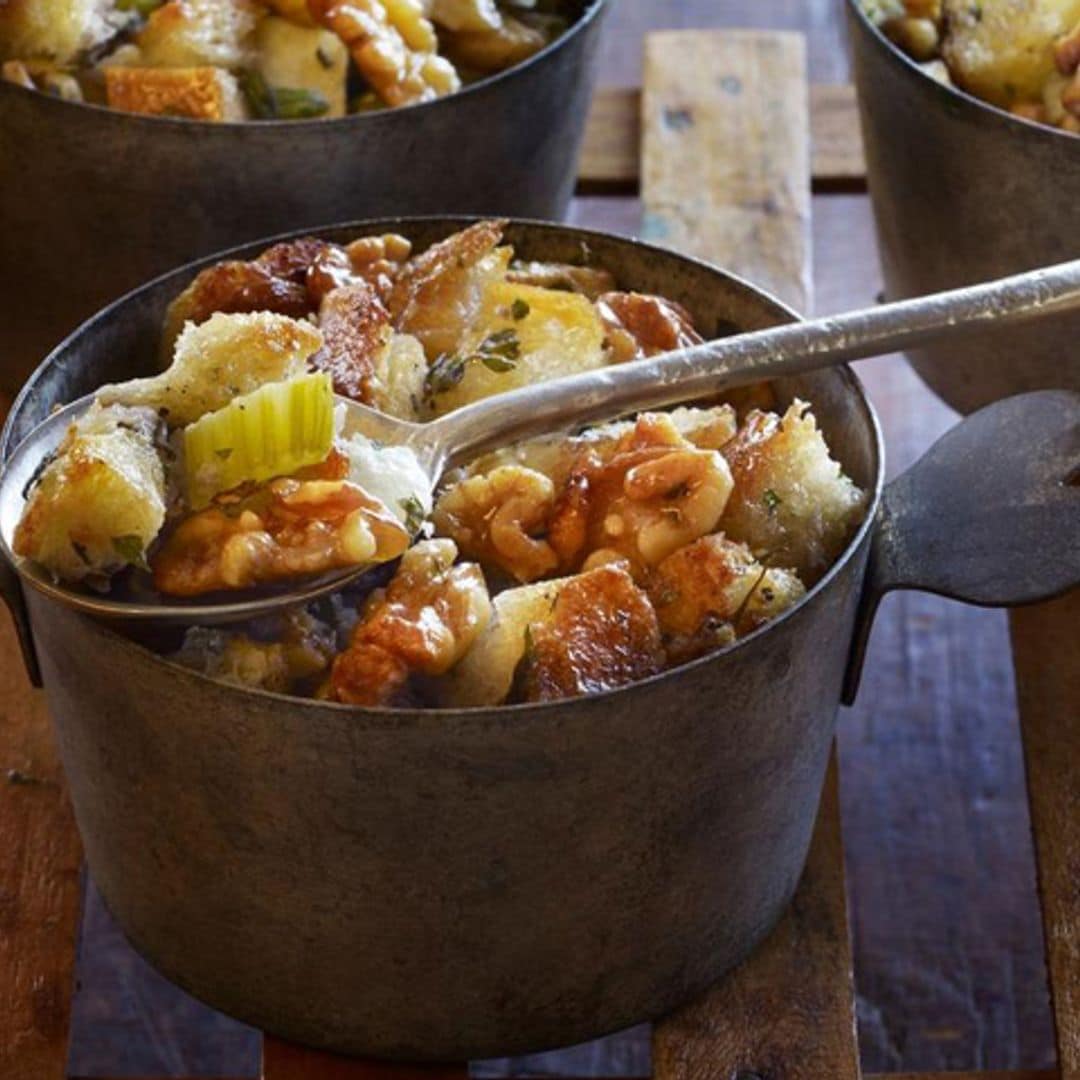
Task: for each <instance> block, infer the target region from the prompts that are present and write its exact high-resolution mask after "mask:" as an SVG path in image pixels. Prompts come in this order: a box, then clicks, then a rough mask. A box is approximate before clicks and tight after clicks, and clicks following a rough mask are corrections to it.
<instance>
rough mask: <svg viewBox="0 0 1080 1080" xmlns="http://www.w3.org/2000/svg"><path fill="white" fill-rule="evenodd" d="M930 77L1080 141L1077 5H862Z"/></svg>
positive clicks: (949, 1) (1007, 0)
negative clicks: (1075, 137)
mask: <svg viewBox="0 0 1080 1080" xmlns="http://www.w3.org/2000/svg"><path fill="white" fill-rule="evenodd" d="M863 6H864V9H865V10H866V12H867V14H868V16H869V17H870V18H871V20H872V21H873V22H875V23H877V25H878V26H880V27H881V29H882V31H883V32H884V33H885V34H886V35H887V36H888V37H889V38H890V39H891V40H892V41H893V42H895V43H896V44H897V45H898V46H899V47H900V48H902V49H903V50H904V51H905V52H906V53H907V54H908V55H909V56H911V58H912V59H913V60H915V61H917V62H918V63H920V64H922V65H923V66H924V67H925V69H926V70H927V72H928V73H929V74H930V75H932V76H933V77H934V78H937V79H939V80H941V81H942V82H944V83H947V84H950V85H955V86H958V87H960V88H961V89H963V90H966V91H967V92H968V93H970V94H973V95H974V96H975V97H978V98H981V99H982V100H983V101H987V102H989V103H990V104H991V105H997V106H998V107H999V108H1002V109H1007V110H1009V111H1010V112H1012V113H1014V114H1016V115H1017V116H1022V117H1024V118H1025V119H1028V120H1034V121H1037V122H1038V123H1042V124H1049V125H1051V126H1054V127H1059V128H1061V129H1063V130H1065V131H1070V132H1072V133H1074V134H1077V133H1080V70H1078V68H1080V0H863Z"/></svg>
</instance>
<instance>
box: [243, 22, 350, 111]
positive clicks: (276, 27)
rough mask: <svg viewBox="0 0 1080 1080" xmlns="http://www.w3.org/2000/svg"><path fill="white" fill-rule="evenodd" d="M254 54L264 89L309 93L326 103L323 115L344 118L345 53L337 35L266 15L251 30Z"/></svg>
mask: <svg viewBox="0 0 1080 1080" xmlns="http://www.w3.org/2000/svg"><path fill="white" fill-rule="evenodd" d="M255 55H256V61H255V65H256V67H257V68H258V70H259V72H260V74H261V75H262V77H263V78H264V79H265V80H266V82H267V85H268V86H271V87H287V88H289V89H291V90H300V89H303V90H311V91H313V92H314V93H316V94H320V95H322V97H324V98H326V100H327V101H328V102H329V104H330V108H329V110H328V111H327V112H326V113H325V114H324V115H326V116H344V115H345V82H346V79H347V77H348V74H349V51H348V49H346V48H345V45H344V44H343V42H342V40H341V38H339V37H338V36H337V34H333V33H331V32H330V31H329V30H322V29H316V28H314V27H311V28H309V27H305V26H297V25H296V23H294V22H291V21H289V20H288V19H283V18H280V17H279V16H277V15H268V16H267V17H266V18H265V19H262V20H261V21H260V22H259V26H258V29H257V30H256V31H255Z"/></svg>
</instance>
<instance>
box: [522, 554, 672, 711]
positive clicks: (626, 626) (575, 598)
mask: <svg viewBox="0 0 1080 1080" xmlns="http://www.w3.org/2000/svg"><path fill="white" fill-rule="evenodd" d="M530 637H531V641H530V643H529V646H528V647H527V648H526V655H525V658H524V660H523V661H522V670H521V673H520V674H521V678H520V684H521V690H522V696H523V698H524V700H526V701H555V700H558V699H560V698H568V697H578V696H580V695H582V694H595V693H599V692H600V691H603V690H612V689H614V688H616V687H618V686H625V685H626V684H627V683H631V682H635V681H637V680H638V679H644V678H647V677H648V676H650V675H655V674H656V673H657V672H659V671H661V670H662V669H663V667H664V651H663V648H662V645H661V641H660V627H659V624H658V623H657V620H656V612H655V611H654V610H653V607H652V604H650V603H649V598H648V597H647V596H646V595H645V593H644V592H643V591H642V590H641V589H639V588H638V587H637V586H636V585H635V584H634V582H633V579H632V578H631V577H630V575H629V574H628V573H627V572H626V571H625V570H623V569H621V568H619V567H613V566H605V567H601V568H599V569H597V570H591V571H589V572H588V573H586V574H581V575H580V576H578V577H576V578H574V579H572V580H571V581H569V582H568V583H567V584H566V585H564V586H563V588H562V590H561V591H560V592H559V596H558V599H557V600H556V601H555V608H554V610H553V612H552V614H551V619H550V620H548V621H546V622H543V623H538V624H534V625H533V626H532V628H531V632H530Z"/></svg>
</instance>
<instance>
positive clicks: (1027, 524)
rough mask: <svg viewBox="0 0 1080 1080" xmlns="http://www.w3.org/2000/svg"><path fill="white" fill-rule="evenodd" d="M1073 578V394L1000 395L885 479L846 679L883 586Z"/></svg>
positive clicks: (1009, 602)
mask: <svg viewBox="0 0 1080 1080" xmlns="http://www.w3.org/2000/svg"><path fill="white" fill-rule="evenodd" d="M1078 584H1080V394H1077V393H1073V392H1071V391H1066V390H1048V391H1040V392H1038V393H1032V394H1021V395H1019V396H1018V397H1011V398H1006V399H1005V400H1003V401H998V402H995V403H994V404H993V405H989V406H987V407H986V408H985V409H982V410H980V411H979V412H977V413H975V414H974V415H972V416H969V417H968V418H967V419H966V420H964V421H963V422H961V423H960V424H958V425H957V426H956V427H954V428H953V429H952V430H951V431H949V432H947V433H946V434H945V435H944V436H942V438H941V439H940V440H938V442H937V443H935V444H934V446H932V447H931V448H930V450H929V451H928V452H927V453H926V455H925V456H924V457H923V458H922V459H921V460H920V461H918V462H917V463H916V464H915V465H913V466H912V467H911V468H910V469H909V470H908V471H907V472H906V473H904V474H903V475H902V476H900V477H898V478H897V479H896V480H894V481H893V482H892V483H891V484H889V485H888V487H887V488H886V489H885V493H884V495H883V497H882V500H881V507H880V510H879V514H878V520H877V523H876V526H875V529H874V533H873V537H872V539H871V543H870V555H869V564H868V566H867V573H866V579H865V583H864V586H863V593H862V598H861V600H860V603H859V613H858V618H857V621H856V627H855V638H854V641H853V643H852V649H851V656H850V659H849V661H848V669H847V674H846V676H845V679H844V694H843V702H844V704H845V705H851V704H852V703H853V702H854V700H855V697H856V694H857V693H858V689H859V681H860V678H861V675H862V668H863V661H864V660H865V657H866V646H867V643H868V641H869V639H870V630H871V627H872V625H873V621H874V615H875V613H876V611H877V608H878V604H880V602H881V598H882V597H883V596H884V595H885V594H886V593H888V592H892V590H893V589H921V590H923V591H924V592H932V593H937V594H938V595H940V596H947V597H950V598H951V599H954V600H963V601H966V602H967V603H969V604H978V605H980V606H982V607H1013V606H1016V605H1019V604H1030V603H1034V602H1035V601H1037V600H1046V599H1049V598H1050V597H1052V596H1056V595H1058V594H1059V593H1063V592H1066V591H1067V590H1068V589H1070V588H1073V587H1074V586H1076V585H1078Z"/></svg>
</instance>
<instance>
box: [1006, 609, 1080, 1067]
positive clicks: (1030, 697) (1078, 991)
mask: <svg viewBox="0 0 1080 1080" xmlns="http://www.w3.org/2000/svg"><path fill="white" fill-rule="evenodd" d="M1011 624H1012V644H1013V657H1014V660H1015V663H1016V679H1017V692H1018V696H1019V701H1020V726H1021V731H1022V734H1023V740H1024V756H1025V760H1026V764H1027V777H1028V794H1029V797H1030V799H1031V825H1032V831H1033V832H1034V835H1035V854H1036V861H1037V863H1038V874H1039V892H1040V894H1041V896H1042V908H1043V927H1044V934H1045V939H1046V956H1047V968H1048V972H1049V977H1050V995H1051V999H1052V1003H1053V1007H1054V1020H1055V1024H1056V1029H1057V1047H1058V1063H1059V1067H1060V1069H1061V1076H1062V1080H1078V1078H1080V589H1074V590H1073V592H1071V593H1070V594H1069V595H1068V596H1065V597H1062V598H1061V599H1059V600H1056V601H1054V602H1053V603H1049V604H1039V605H1037V606H1035V607H1030V608H1021V609H1018V610H1016V611H1014V612H1012V614H1011Z"/></svg>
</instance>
